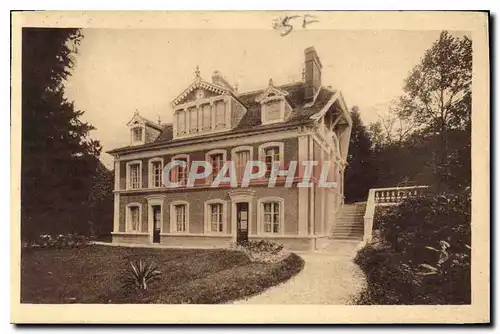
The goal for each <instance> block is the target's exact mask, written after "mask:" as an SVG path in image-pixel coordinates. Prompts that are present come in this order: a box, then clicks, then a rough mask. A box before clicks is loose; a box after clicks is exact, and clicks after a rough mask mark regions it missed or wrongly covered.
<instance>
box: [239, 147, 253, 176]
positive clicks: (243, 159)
mask: <svg viewBox="0 0 500 334" xmlns="http://www.w3.org/2000/svg"><path fill="white" fill-rule="evenodd" d="M248 161H250V151H247V150H245V151H240V152H237V153H236V177H237V178H238V180H241V179H242V178H243V175H244V174H245V167H246V166H247V163H248Z"/></svg>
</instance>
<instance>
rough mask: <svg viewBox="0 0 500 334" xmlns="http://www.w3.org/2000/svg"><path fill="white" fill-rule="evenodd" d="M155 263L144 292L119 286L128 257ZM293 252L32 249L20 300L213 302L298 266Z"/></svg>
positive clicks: (269, 282)
mask: <svg viewBox="0 0 500 334" xmlns="http://www.w3.org/2000/svg"><path fill="white" fill-rule="evenodd" d="M139 259H143V260H145V261H147V262H154V263H155V264H157V266H158V269H159V270H160V271H161V273H162V274H161V276H160V279H159V280H158V281H155V282H154V283H152V284H151V285H150V286H149V289H148V290H146V291H140V290H136V289H131V288H126V287H124V286H123V282H124V279H125V276H126V274H127V272H128V270H129V268H130V261H138V260H139ZM303 266H304V262H303V260H302V259H301V258H300V257H298V256H297V255H295V254H291V255H290V256H289V257H288V258H286V259H285V260H283V261H281V262H279V263H274V264H264V263H252V262H250V261H249V259H248V258H247V256H246V255H244V254H243V253H241V252H237V251H231V250H216V249H214V250H200V249H146V248H124V247H109V246H98V245H92V246H88V247H86V248H83V249H30V250H23V252H22V254H21V302H22V303H33V304H36V303H46V304H61V303H113V304H119V303H120V304H121V303H166V304H179V303H194V304H212V303H224V302H228V301H231V300H236V299H241V298H243V297H246V296H249V295H253V294H257V293H259V292H262V291H263V290H265V289H267V288H269V287H271V286H273V285H276V284H279V283H281V282H283V281H286V280H288V279H289V278H290V277H292V276H293V275H295V274H297V273H298V272H299V271H300V270H302V268H303Z"/></svg>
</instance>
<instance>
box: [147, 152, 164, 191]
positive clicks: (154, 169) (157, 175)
mask: <svg viewBox="0 0 500 334" xmlns="http://www.w3.org/2000/svg"><path fill="white" fill-rule="evenodd" d="M162 174H163V159H159V158H155V159H151V160H150V161H149V187H150V188H159V187H161V186H162Z"/></svg>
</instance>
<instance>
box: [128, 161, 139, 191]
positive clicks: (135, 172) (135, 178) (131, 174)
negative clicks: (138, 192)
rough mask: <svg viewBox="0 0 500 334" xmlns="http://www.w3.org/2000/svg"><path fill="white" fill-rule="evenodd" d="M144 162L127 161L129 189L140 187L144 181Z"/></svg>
mask: <svg viewBox="0 0 500 334" xmlns="http://www.w3.org/2000/svg"><path fill="white" fill-rule="evenodd" d="M141 169H142V162H141V161H132V162H129V163H127V189H139V188H141V183H142V172H141Z"/></svg>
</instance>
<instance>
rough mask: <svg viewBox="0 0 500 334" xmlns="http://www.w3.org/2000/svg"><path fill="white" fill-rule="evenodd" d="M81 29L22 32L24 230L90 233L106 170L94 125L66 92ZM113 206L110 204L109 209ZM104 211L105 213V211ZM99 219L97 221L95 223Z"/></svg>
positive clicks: (32, 234)
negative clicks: (98, 179) (98, 182)
mask: <svg viewBox="0 0 500 334" xmlns="http://www.w3.org/2000/svg"><path fill="white" fill-rule="evenodd" d="M82 38H83V36H82V34H81V32H80V30H79V29H60V28H57V29H52V28H24V29H23V31H22V59H23V61H22V124H23V126H22V167H21V235H22V238H23V239H24V240H30V239H35V238H36V236H37V235H39V234H47V233H58V234H59V233H69V232H72V233H79V234H88V226H89V224H88V222H89V221H92V220H95V219H94V218H93V217H91V210H89V197H90V196H91V195H90V194H91V193H92V191H93V188H94V187H95V177H94V176H95V175H96V174H99V172H100V170H102V169H103V166H102V164H101V163H100V161H99V155H100V152H101V146H100V144H99V142H98V141H96V140H93V139H91V138H90V136H89V135H90V132H91V131H92V130H93V129H94V127H93V126H92V125H90V124H88V123H86V122H83V121H82V120H81V116H82V115H83V111H81V110H77V109H76V108H75V105H74V103H73V102H71V101H69V100H68V99H67V98H66V96H65V90H64V84H65V80H66V79H67V78H68V77H69V76H70V75H71V70H72V69H73V67H74V66H75V55H76V52H77V49H78V46H79V44H80V42H81V41H82ZM107 210H108V211H109V210H111V207H110V208H108V209H107ZM101 213H102V212H101ZM95 223H98V222H97V221H94V224H95Z"/></svg>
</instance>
